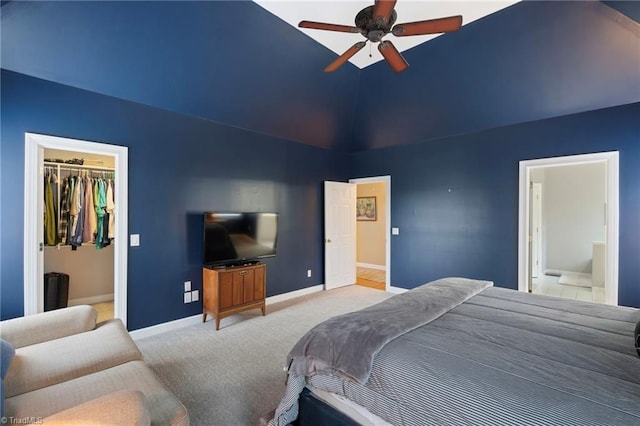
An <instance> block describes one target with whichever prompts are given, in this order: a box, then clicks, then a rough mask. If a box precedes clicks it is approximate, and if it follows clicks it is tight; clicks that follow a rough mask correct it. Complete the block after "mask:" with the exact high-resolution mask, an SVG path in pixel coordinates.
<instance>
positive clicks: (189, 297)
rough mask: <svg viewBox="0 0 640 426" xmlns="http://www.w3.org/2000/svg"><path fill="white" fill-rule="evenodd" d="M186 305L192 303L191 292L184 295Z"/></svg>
mask: <svg viewBox="0 0 640 426" xmlns="http://www.w3.org/2000/svg"><path fill="white" fill-rule="evenodd" d="M184 303H191V292H188V293H185V294H184Z"/></svg>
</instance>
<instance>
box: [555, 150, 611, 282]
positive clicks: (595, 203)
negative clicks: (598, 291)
mask: <svg viewBox="0 0 640 426" xmlns="http://www.w3.org/2000/svg"><path fill="white" fill-rule="evenodd" d="M606 195H607V194H606V164H605V163H604V162H599V163H588V164H578V165H567V166H555V167H546V168H544V186H543V207H542V215H543V223H544V224H545V227H546V229H545V240H546V244H545V248H546V257H547V258H546V266H547V268H548V269H554V270H564V271H574V272H583V273H591V268H592V265H591V262H592V255H593V243H594V242H595V241H604V240H605V237H606V227H605V204H606Z"/></svg>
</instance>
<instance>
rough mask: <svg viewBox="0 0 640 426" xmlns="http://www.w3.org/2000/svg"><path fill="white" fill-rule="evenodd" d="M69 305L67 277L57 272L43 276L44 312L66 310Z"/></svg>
mask: <svg viewBox="0 0 640 426" xmlns="http://www.w3.org/2000/svg"><path fill="white" fill-rule="evenodd" d="M68 303H69V275H68V274H63V273H59V272H48V273H46V274H44V310H45V311H52V310H54V309H60V308H66V307H67V304H68Z"/></svg>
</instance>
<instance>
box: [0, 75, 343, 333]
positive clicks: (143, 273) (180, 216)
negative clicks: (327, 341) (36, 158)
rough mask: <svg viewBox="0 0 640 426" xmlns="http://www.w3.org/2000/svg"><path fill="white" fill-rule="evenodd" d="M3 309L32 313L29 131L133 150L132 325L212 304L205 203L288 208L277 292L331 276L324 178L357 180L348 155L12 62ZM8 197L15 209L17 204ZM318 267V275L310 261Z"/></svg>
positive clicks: (275, 270)
mask: <svg viewBox="0 0 640 426" xmlns="http://www.w3.org/2000/svg"><path fill="white" fill-rule="evenodd" d="M1 77H2V93H1V102H2V125H1V126H2V127H1V131H2V159H1V166H2V167H1V172H0V178H1V185H2V186H1V189H2V195H1V197H2V198H1V203H2V217H1V222H0V226H1V228H0V229H1V239H0V246H1V248H2V256H1V257H2V260H1V271H0V274H1V275H0V278H1V287H0V294H1V296H2V297H1V299H2V300H1V302H0V303H1V305H0V310H1V315H2V318H10V317H15V316H19V315H22V313H23V279H22V278H23V273H22V268H23V258H22V251H23V210H24V208H23V203H24V197H23V187H24V133H25V132H34V133H43V134H48V135H56V136H63V137H69V138H74V139H83V140H90V141H97V142H104V143H112V144H117V145H123V146H127V147H128V148H129V231H130V232H131V233H139V234H140V235H141V242H142V244H141V246H140V247H130V248H129V264H128V266H129V271H128V316H129V317H128V326H129V329H137V328H141V327H145V326H149V325H153V324H158V323H162V322H166V321H171V320H174V319H178V318H183V317H186V316H189V315H194V314H198V313H201V312H202V305H201V304H200V303H192V304H183V301H182V294H183V288H182V287H183V284H182V283H183V282H184V281H185V280H192V282H193V287H194V289H201V285H202V272H201V271H202V270H201V238H202V237H201V235H202V212H204V211H206V210H244V211H276V212H279V213H280V235H279V241H278V256H277V257H275V258H271V259H268V260H266V263H267V268H268V271H267V274H268V283H267V295H274V294H281V293H285V292H288V291H293V290H297V289H300V288H305V287H309V286H311V285H315V284H318V283H322V282H324V281H323V272H322V271H323V245H322V211H323V206H322V198H323V196H322V181H323V180H327V179H331V180H344V179H346V178H347V175H346V172H347V164H346V160H347V158H346V154H341V153H339V152H336V151H331V150H324V149H320V148H315V147H311V146H308V145H303V144H300V143H295V142H290V141H285V140H282V139H278V138H274V137H269V136H263V135H260V134H257V133H253V132H248V131H245V130H241V129H237V128H234V127H229V126H223V125H219V124H216V123H213V122H210V121H207V120H202V119H198V118H193V117H187V116H184V115H180V114H176V113H173V112H168V111H164V110H160V109H157V108H152V107H147V106H142V105H139V104H135V103H132V102H128V101H123V100H119V99H116V98H112V97H108V96H104V95H99V94H95V93H91V92H87V91H84V90H80V89H76V88H70V87H67V86H63V85H59V84H55V83H51V82H47V81H44V80H39V79H35V78H32V77H27V76H24V75H21V74H16V73H13V72H10V71H4V70H3V71H2V75H1ZM8 206H11V207H10V208H8ZM307 269H312V270H313V271H314V274H313V276H314V277H313V278H309V279H308V278H306V270H307Z"/></svg>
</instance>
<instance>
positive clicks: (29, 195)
mask: <svg viewBox="0 0 640 426" xmlns="http://www.w3.org/2000/svg"><path fill="white" fill-rule="evenodd" d="M45 148H50V149H60V150H65V151H75V152H86V153H90V154H98V155H108V156H112V157H114V160H115V161H114V164H115V174H116V180H115V187H114V193H115V195H114V197H115V200H114V201H115V208H114V213H115V239H114V243H113V244H114V274H113V278H114V283H113V289H114V317H115V318H120V319H121V320H122V322H123V323H124V325H125V327H126V325H127V232H128V202H127V200H128V186H129V184H128V176H129V172H128V148H127V147H125V146H119V145H110V144H104V143H98V142H90V141H84V140H78V139H69V138H63V137H57V136H49V135H42V134H37V133H25V156H24V162H25V167H24V249H23V250H24V270H23V274H24V315H25V316H27V315H33V314H36V313H38V312H43V311H44V296H43V294H44V262H43V257H44V252H43V249H42V248H41V244H42V243H43V233H42V231H41V229H42V227H43V215H44V201H43V186H44V184H43V179H44V167H43V152H44V149H45Z"/></svg>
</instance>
